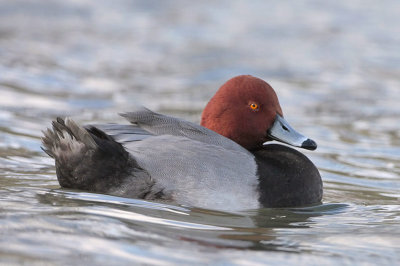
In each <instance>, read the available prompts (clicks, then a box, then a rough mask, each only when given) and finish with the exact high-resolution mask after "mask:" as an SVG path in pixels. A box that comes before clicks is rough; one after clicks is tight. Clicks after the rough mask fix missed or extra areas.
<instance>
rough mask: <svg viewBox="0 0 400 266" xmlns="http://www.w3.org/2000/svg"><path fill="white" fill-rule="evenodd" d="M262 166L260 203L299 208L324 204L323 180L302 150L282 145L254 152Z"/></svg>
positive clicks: (260, 166) (272, 145)
mask: <svg viewBox="0 0 400 266" xmlns="http://www.w3.org/2000/svg"><path fill="white" fill-rule="evenodd" d="M253 154H254V156H255V157H256V162H257V165H258V176H259V180H260V182H259V190H260V202H261V204H262V205H263V206H264V207H297V206H306V205H312V204H316V203H320V202H321V199H322V180H321V176H320V174H319V172H318V169H317V168H316V167H315V165H314V164H313V163H312V162H311V161H310V160H309V159H308V158H307V157H306V156H305V155H303V154H302V153H300V152H298V151H297V150H294V149H292V148H289V147H287V146H283V145H278V144H269V145H265V146H264V147H263V149H261V150H257V151H254V152H253Z"/></svg>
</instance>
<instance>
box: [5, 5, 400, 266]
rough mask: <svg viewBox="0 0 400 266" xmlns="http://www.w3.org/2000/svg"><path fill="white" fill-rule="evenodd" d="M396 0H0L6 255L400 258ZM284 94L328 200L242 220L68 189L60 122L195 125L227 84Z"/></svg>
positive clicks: (267, 260) (48, 258)
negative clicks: (49, 149)
mask: <svg viewBox="0 0 400 266" xmlns="http://www.w3.org/2000/svg"><path fill="white" fill-rule="evenodd" d="M398 10H400V3H399V2H398V1H394V0H393V1H390V0H387V1H381V2H379V3H378V2H376V1H344V0H343V1H334V2H329V3H326V2H321V1H311V0H309V1H297V2H293V1H291V2H289V1H288V2H286V1H281V2H279V3H278V2H276V1H251V2H246V1H200V2H196V3H195V2H190V3H189V2H186V1H162V2H159V1H124V0H118V1H112V2H110V1H89V0H86V1H84V0H82V1H68V2H65V1H58V0H53V1H35V2H32V1H23V0H18V1H5V0H0V200H1V203H0V209H1V212H0V234H1V237H0V262H1V263H4V264H7V265H10V264H11V265H12V264H30V265H35V264H38V265H39V264H40V265H42V264H53V263H54V264H69V265H72V264H78V263H79V264H82V263H85V264H103V265H124V264H130V265H131V264H132V263H142V264H163V265H164V264H166V265H170V264H210V263H213V264H238V265H248V264H251V263H252V264H255V265H256V264H275V265H281V264H284V263H288V264H295V265H298V264H318V265H321V264H332V265H338V264H340V265H342V264H348V265H354V264H355V263H357V264H379V265H384V264H387V265H393V264H395V263H396V262H397V263H398V262H399V260H400V257H399V255H398V254H399V253H400V248H399V247H400V207H399V203H400V201H399V197H400V133H399V132H400V123H399V117H400V105H399V102H400V53H399V52H398V51H399V47H400V17H399V15H398ZM239 74H252V75H255V76H258V77H260V78H263V79H265V80H266V81H268V82H269V83H270V84H271V85H272V86H273V87H274V88H275V89H276V91H277V93H278V96H279V98H280V102H281V106H282V108H283V110H284V113H285V117H286V118H287V120H288V121H289V122H290V123H291V124H292V125H293V126H294V127H295V128H297V129H298V130H299V131H300V132H302V133H304V134H305V135H307V136H309V137H311V138H313V139H315V140H316V141H317V142H318V144H319V148H318V149H317V150H316V151H314V152H308V151H302V152H304V153H305V154H306V155H307V156H308V157H309V158H310V159H311V160H312V161H313V162H314V163H315V164H316V165H317V167H318V169H319V170H320V172H321V175H322V177H323V181H324V189H325V190H324V198H323V204H322V205H319V206H314V207H307V208H297V209H290V208H289V209H259V210H247V211H243V212H239V213H226V212H222V211H215V210H206V209H198V208H194V207H187V206H178V205H174V204H160V203H154V202H147V201H143V200H135V199H126V198H119V197H112V196H107V195H100V194H93V193H86V192H82V191H73V190H66V189H61V188H60V187H59V185H58V182H57V180H56V174H55V168H54V162H53V160H52V159H51V158H48V157H47V156H46V154H44V153H43V152H42V151H41V149H40V136H41V135H42V133H41V130H43V129H45V128H46V127H48V126H50V121H51V120H52V119H54V118H55V117H56V116H72V117H73V118H74V119H75V120H76V121H78V122H80V123H89V122H90V123H108V122H121V123H122V122H124V120H123V119H122V118H121V117H118V115H117V113H118V112H122V111H128V110H132V109H133V108H134V107H136V106H138V105H141V104H143V105H145V106H147V107H149V108H151V109H153V110H155V111H159V112H163V113H166V114H170V115H175V116H179V117H182V118H185V119H188V120H190V121H194V122H198V121H199V117H200V114H201V110H202V108H203V107H204V106H205V104H206V102H207V100H208V99H209V98H210V97H211V96H212V95H213V93H214V92H215V91H216V89H217V88H218V87H219V86H220V85H221V84H222V83H223V82H224V81H225V80H227V79H229V78H230V77H233V76H235V75H239Z"/></svg>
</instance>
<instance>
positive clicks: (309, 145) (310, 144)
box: [301, 139, 317, 151]
mask: <svg viewBox="0 0 400 266" xmlns="http://www.w3.org/2000/svg"><path fill="white" fill-rule="evenodd" d="M301 147H302V148H304V149H306V150H311V151H313V150H315V149H316V148H317V143H316V142H315V141H313V140H312V139H307V140H305V141H303V143H302V144H301Z"/></svg>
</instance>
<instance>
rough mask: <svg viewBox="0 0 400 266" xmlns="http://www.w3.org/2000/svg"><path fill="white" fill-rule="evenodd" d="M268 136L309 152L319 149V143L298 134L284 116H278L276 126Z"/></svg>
mask: <svg viewBox="0 0 400 266" xmlns="http://www.w3.org/2000/svg"><path fill="white" fill-rule="evenodd" d="M267 134H268V137H270V138H271V139H274V140H277V141H280V142H283V143H286V144H289V145H292V146H295V147H299V148H303V149H307V150H315V149H316V148H317V143H316V142H315V141H313V140H312V139H309V138H307V137H305V136H304V135H302V134H300V133H299V132H297V131H296V130H295V129H294V128H292V127H291V126H290V124H289V123H288V122H287V121H286V120H285V119H284V118H283V117H282V116H280V115H278V114H277V115H276V118H275V122H274V124H273V125H272V126H271V128H270V129H269V130H268V132H267Z"/></svg>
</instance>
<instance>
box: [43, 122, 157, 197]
mask: <svg viewBox="0 0 400 266" xmlns="http://www.w3.org/2000/svg"><path fill="white" fill-rule="evenodd" d="M52 126H53V127H52V129H47V130H46V131H43V134H44V137H43V138H42V149H43V151H44V152H46V153H47V154H48V155H49V156H50V157H52V158H54V159H55V164H56V171H57V178H58V181H59V183H60V185H61V186H62V187H66V188H75V189H84V190H88V191H93V192H100V193H108V194H114V195H119V196H128V197H139V198H140V197H144V195H146V194H147V193H149V191H150V189H151V186H152V184H153V183H152V181H151V178H150V177H149V175H148V174H147V172H146V171H145V170H143V169H141V168H140V167H139V166H138V164H137V162H136V161H135V159H134V158H132V156H130V155H129V153H128V152H127V151H126V150H125V148H124V147H123V146H122V145H121V144H120V143H118V142H116V141H115V140H114V139H113V138H112V137H111V136H109V135H107V134H106V133H104V132H103V131H101V130H100V129H98V128H96V127H89V128H87V129H86V128H84V127H81V126H79V125H77V124H76V123H75V122H74V121H73V120H71V119H68V118H67V119H65V121H64V120H63V119H61V118H57V120H55V121H53V123H52Z"/></svg>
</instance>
